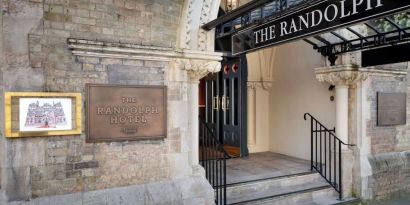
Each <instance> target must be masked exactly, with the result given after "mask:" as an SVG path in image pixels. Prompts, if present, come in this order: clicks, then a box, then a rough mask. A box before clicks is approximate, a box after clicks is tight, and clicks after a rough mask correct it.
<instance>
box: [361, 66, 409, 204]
mask: <svg viewBox="0 0 410 205" xmlns="http://www.w3.org/2000/svg"><path fill="white" fill-rule="evenodd" d="M404 69H405V71H407V72H408V68H407V64H406V65H404ZM368 81H369V82H368V85H369V87H368V88H367V100H368V102H369V107H370V119H368V120H367V129H366V130H367V136H368V137H369V138H370V139H371V155H370V156H369V163H370V166H371V169H372V176H371V177H370V179H369V191H371V193H372V194H371V195H372V199H376V200H377V199H386V198H390V197H393V196H397V195H400V194H404V193H408V192H410V133H409V132H408V130H409V125H410V124H409V122H410V115H409V114H407V124H406V125H398V126H387V127H386V126H382V127H381V126H377V92H386V93H407V113H409V110H410V100H409V99H410V98H409V96H410V92H409V91H410V90H409V86H410V83H409V75H407V77H388V78H386V77H370V78H369V79H368Z"/></svg>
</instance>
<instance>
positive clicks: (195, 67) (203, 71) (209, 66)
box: [177, 59, 221, 169]
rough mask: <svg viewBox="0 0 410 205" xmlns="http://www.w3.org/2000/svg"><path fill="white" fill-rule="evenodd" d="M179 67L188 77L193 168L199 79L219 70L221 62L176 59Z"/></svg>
mask: <svg viewBox="0 0 410 205" xmlns="http://www.w3.org/2000/svg"><path fill="white" fill-rule="evenodd" d="M177 63H178V64H179V67H180V68H181V69H182V70H185V71H186V72H187V74H188V78H189V84H190V86H189V112H190V113H189V129H190V136H191V153H190V156H189V158H190V162H191V166H192V167H193V168H194V169H195V168H196V167H198V166H199V136H198V134H199V121H198V117H199V111H198V105H199V103H198V98H199V91H198V87H199V80H200V79H201V78H203V77H205V76H206V75H207V74H208V73H214V72H218V71H220V70H221V63H220V62H218V61H205V60H188V59H181V60H177Z"/></svg>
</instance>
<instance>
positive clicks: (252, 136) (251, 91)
mask: <svg viewBox="0 0 410 205" xmlns="http://www.w3.org/2000/svg"><path fill="white" fill-rule="evenodd" d="M247 87H248V108H247V111H248V114H247V116H248V119H247V121H248V129H247V130H248V133H247V135H248V147H252V146H255V145H256V120H255V113H256V106H255V103H256V83H254V82H247Z"/></svg>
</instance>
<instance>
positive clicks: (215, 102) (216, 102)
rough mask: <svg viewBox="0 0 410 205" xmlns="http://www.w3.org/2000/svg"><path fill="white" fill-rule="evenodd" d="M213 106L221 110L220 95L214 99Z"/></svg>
mask: <svg viewBox="0 0 410 205" xmlns="http://www.w3.org/2000/svg"><path fill="white" fill-rule="evenodd" d="M212 108H213V109H214V110H219V96H216V97H214V98H213V99H212Z"/></svg>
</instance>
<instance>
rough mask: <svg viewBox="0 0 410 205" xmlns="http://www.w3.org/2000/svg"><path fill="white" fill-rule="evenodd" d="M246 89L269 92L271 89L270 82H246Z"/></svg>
mask: <svg viewBox="0 0 410 205" xmlns="http://www.w3.org/2000/svg"><path fill="white" fill-rule="evenodd" d="M246 85H247V87H248V89H253V90H254V89H264V90H269V89H271V88H272V82H270V81H248V82H246Z"/></svg>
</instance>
